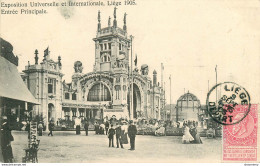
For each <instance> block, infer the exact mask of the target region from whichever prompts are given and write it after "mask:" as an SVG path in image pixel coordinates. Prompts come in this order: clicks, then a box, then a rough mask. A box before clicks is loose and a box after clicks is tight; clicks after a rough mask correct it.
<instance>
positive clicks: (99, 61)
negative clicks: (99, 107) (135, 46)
mask: <svg viewBox="0 0 260 166" xmlns="http://www.w3.org/2000/svg"><path fill="white" fill-rule="evenodd" d="M116 10H117V8H116V7H115V8H114V14H113V17H114V18H113V25H111V17H110V16H109V17H108V24H107V27H105V28H101V16H100V11H98V26H97V35H96V38H94V39H93V40H94V41H95V65H94V72H96V73H110V74H111V75H112V76H113V83H112V85H113V89H112V90H111V91H112V93H113V94H112V103H113V107H112V110H106V111H107V112H109V111H111V113H112V112H124V113H123V114H124V115H125V117H118V118H127V119H128V118H129V113H128V110H127V108H128V107H127V96H128V95H127V94H128V89H129V88H128V87H129V81H128V80H129V79H128V72H129V51H130V46H131V40H130V38H128V36H127V26H126V13H125V14H124V19H123V23H124V25H123V28H120V27H118V26H117V25H118V24H117V15H116ZM112 114H113V113H112Z"/></svg>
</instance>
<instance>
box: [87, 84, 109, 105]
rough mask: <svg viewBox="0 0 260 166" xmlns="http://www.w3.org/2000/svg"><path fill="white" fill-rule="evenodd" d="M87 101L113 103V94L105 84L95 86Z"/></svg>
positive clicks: (90, 91)
mask: <svg viewBox="0 0 260 166" xmlns="http://www.w3.org/2000/svg"><path fill="white" fill-rule="evenodd" d="M87 101H111V94H110V91H109V89H108V87H107V86H106V85H104V84H102V83H101V82H100V83H97V84H94V85H93V86H92V87H91V89H90V90H89V92H88V95H87Z"/></svg>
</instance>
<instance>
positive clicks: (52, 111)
mask: <svg viewBox="0 0 260 166" xmlns="http://www.w3.org/2000/svg"><path fill="white" fill-rule="evenodd" d="M54 118H55V108H54V105H53V104H52V103H49V104H48V121H50V120H52V121H54Z"/></svg>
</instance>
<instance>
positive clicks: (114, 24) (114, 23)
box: [113, 7, 117, 28]
mask: <svg viewBox="0 0 260 166" xmlns="http://www.w3.org/2000/svg"><path fill="white" fill-rule="evenodd" d="M116 9H117V8H116V7H115V8H114V22H113V27H114V28H116V27H117V21H116Z"/></svg>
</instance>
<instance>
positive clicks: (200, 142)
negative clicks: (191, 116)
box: [193, 126, 202, 144]
mask: <svg viewBox="0 0 260 166" xmlns="http://www.w3.org/2000/svg"><path fill="white" fill-rule="evenodd" d="M193 127H194V128H193V130H194V141H193V143H195V144H202V141H201V139H200V134H199V133H198V131H197V129H196V127H195V126H193Z"/></svg>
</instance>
